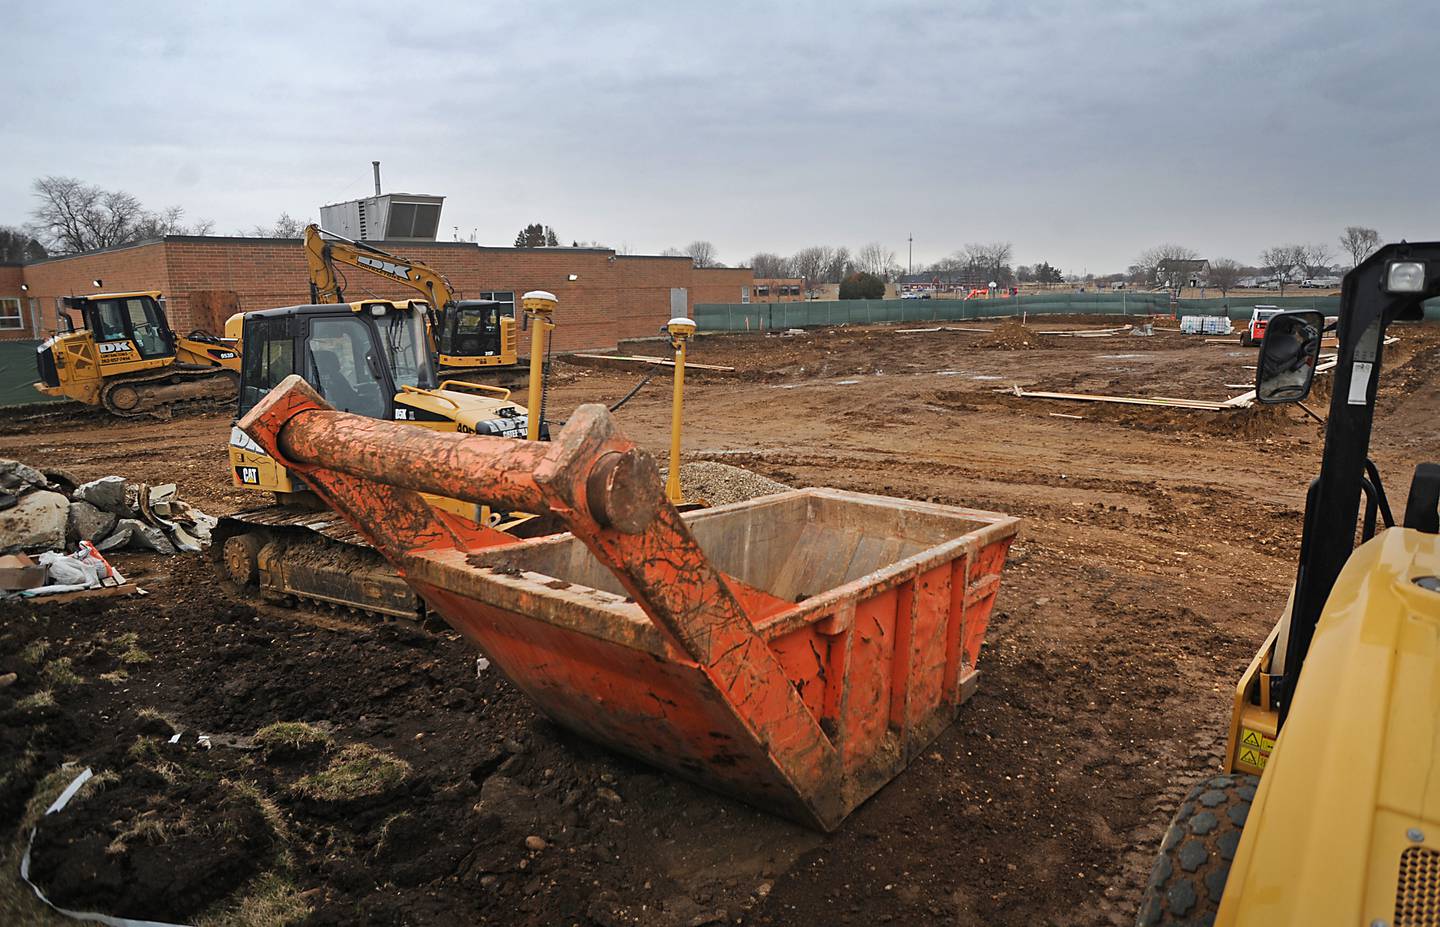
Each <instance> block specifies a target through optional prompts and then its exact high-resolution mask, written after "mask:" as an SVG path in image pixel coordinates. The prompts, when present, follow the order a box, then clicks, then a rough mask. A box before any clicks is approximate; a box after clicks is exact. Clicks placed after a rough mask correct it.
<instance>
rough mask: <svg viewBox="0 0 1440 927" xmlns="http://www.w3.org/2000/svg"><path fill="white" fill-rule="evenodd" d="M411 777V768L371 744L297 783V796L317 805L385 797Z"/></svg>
mask: <svg viewBox="0 0 1440 927" xmlns="http://www.w3.org/2000/svg"><path fill="white" fill-rule="evenodd" d="M409 776H410V764H409V763H407V762H405V761H404V760H402V759H400V758H399V757H397V756H391V755H390V754H388V753H386V752H385V751H383V750H377V749H375V748H374V747H372V746H370V745H369V744H363V743H362V744H351V745H349V746H348V747H346V748H345V749H343V750H341V751H340V752H339V753H338V754H336V755H335V758H334V759H332V760H331V761H330V764H329V765H328V766H326V767H325V768H324V769H322V770H320V772H317V773H313V774H311V775H309V776H305V777H304V778H302V779H300V780H298V781H296V783H295V784H294V785H292V786H291V787H290V788H291V790H292V791H294V792H295V793H296V794H298V795H301V796H303V797H305V798H311V799H315V800H316V801H346V800H349V799H355V798H369V797H371V796H374V795H382V794H384V793H385V792H387V791H389V790H390V789H393V788H395V787H396V786H398V785H400V784H401V783H402V782H404V781H405V780H406V779H407V778H409Z"/></svg>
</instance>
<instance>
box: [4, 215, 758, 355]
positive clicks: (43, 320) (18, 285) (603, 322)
mask: <svg viewBox="0 0 1440 927" xmlns="http://www.w3.org/2000/svg"><path fill="white" fill-rule="evenodd" d="M376 244H377V245H379V246H380V247H382V248H385V249H386V250H388V251H392V252H394V253H396V254H400V255H403V256H404V257H406V258H409V259H412V260H418V261H423V262H425V263H426V264H428V265H430V266H431V267H433V268H435V269H437V270H439V271H441V272H442V273H444V274H445V275H446V276H447V277H448V278H449V279H450V282H451V284H452V285H454V286H455V288H456V289H457V290H458V291H459V292H460V294H461V295H462V296H463V297H466V298H472V299H474V298H484V297H485V296H487V295H489V294H494V296H493V297H492V298H499V299H504V298H506V297H507V296H509V297H511V298H515V299H518V298H519V296H520V295H521V294H522V293H524V292H526V291H527V290H549V291H550V292H552V293H554V294H555V296H556V297H557V298H558V299H559V301H560V304H559V307H558V309H557V310H556V313H555V322H556V323H557V326H558V327H557V328H556V330H555V350H557V351H575V350H585V349H594V348H613V347H614V346H615V344H616V342H617V341H619V340H620V339H622V338H635V337H642V336H647V335H656V334H658V333H659V331H660V329H661V327H662V326H663V325H664V324H665V322H667V321H668V320H669V319H671V318H672V317H674V316H677V315H693V307H694V306H695V304H696V303H738V302H742V301H745V297H746V296H748V294H749V292H750V290H751V288H752V286H753V283H754V275H753V274H752V273H751V271H750V270H749V269H748V268H728V267H717V268H703V269H702V268H697V267H695V266H694V264H693V262H692V261H691V260H690V258H688V257H652V256H648V255H628V254H616V253H615V252H614V251H611V250H608V249H602V248H492V247H483V246H480V245H476V244H474V243H471V242H404V243H397V244H394V245H390V246H387V245H386V244H385V243H383V242H377V243H376ZM340 270H341V271H342V273H343V277H342V279H343V281H344V282H345V284H346V296H347V297H348V298H351V299H361V298H364V297H366V296H369V295H375V296H381V297H387V298H404V297H408V296H413V295H414V293H413V291H411V290H407V289H405V288H404V287H401V286H397V285H395V284H392V283H390V282H389V281H386V280H383V279H381V278H380V277H378V276H374V275H371V274H366V273H363V272H361V271H358V270H354V269H346V268H340ZM96 281H98V283H97V282H96ZM123 290H159V291H160V292H161V293H162V294H164V296H165V301H166V302H165V305H166V311H167V313H168V314H169V316H170V324H171V326H172V327H173V328H174V329H176V330H177V331H181V332H188V331H190V330H192V329H195V328H204V329H207V330H209V331H211V332H219V331H220V330H221V328H222V327H223V325H224V322H225V319H226V318H228V317H229V315H230V314H231V313H232V312H235V311H250V310H254V309H269V308H273V307H276V306H293V305H297V304H301V303H306V302H309V299H310V296H309V293H310V286H309V276H308V274H307V271H306V267H305V254H304V250H303V249H302V247H301V244H300V241H299V240H298V239H284V238H280V239H277V238H225V237H212V236H206V237H196V236H187V235H170V236H166V237H165V238H163V239H155V240H153V241H144V242H137V243H135V244H131V245H122V246H119V247H115V248H106V249H104V250H101V251H92V252H88V253H85V254H77V255H69V256H65V257H56V258H50V259H48V260H44V261H36V262H33V263H27V264H16V265H0V339H7V338H8V339H20V338H23V339H33V338H37V337H43V336H44V335H46V334H48V333H51V332H53V331H55V329H56V309H57V306H58V304H59V300H60V299H61V298H62V297H65V296H72V295H82V294H85V293H102V292H116V291H123Z"/></svg>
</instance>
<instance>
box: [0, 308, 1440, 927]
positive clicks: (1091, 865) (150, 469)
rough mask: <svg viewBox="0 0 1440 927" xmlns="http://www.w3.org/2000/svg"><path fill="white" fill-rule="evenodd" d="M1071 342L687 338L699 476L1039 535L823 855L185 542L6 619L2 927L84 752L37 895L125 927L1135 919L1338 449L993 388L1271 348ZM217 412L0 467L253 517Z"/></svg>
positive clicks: (1150, 383) (1427, 372)
mask: <svg viewBox="0 0 1440 927" xmlns="http://www.w3.org/2000/svg"><path fill="white" fill-rule="evenodd" d="M562 321H563V320H562ZM1085 324H1087V323H1086V322H1085V321H1084V320H1065V319H1055V318H1046V319H1044V320H1043V322H1039V323H1036V322H1032V323H1031V325H1030V326H1029V331H1028V332H1020V333H1019V334H1020V336H1021V337H1019V338H1018V341H1019V342H1028V341H1031V340H1033V341H1035V344H1033V345H1032V344H1019V345H1018V346H1017V343H1016V342H1017V338H1016V332H1015V331H1014V330H1013V329H1011V330H1007V331H1005V332H998V333H997V332H988V333H987V332H978V331H975V332H966V331H954V330H951V331H938V332H933V331H932V332H911V333H901V332H899V331H897V330H895V329H886V328H864V329H857V328H845V329H837V330H822V331H813V332H806V333H803V334H795V335H781V334H774V335H710V336H704V337H701V338H700V339H699V340H698V341H697V342H696V343H695V344H694V346H693V348H692V352H691V358H692V359H693V360H696V361H699V362H703V363H711V364H722V365H731V366H734V367H735V368H737V369H736V370H735V371H734V372H733V373H727V372H702V371H696V372H694V373H693V374H692V375H691V377H690V378H689V379H688V387H689V388H688V392H687V396H686V403H687V404H686V419H687V429H686V432H685V454H684V458H685V459H686V460H687V461H714V462H720V463H726V464H732V465H735V466H740V467H745V468H748V469H750V470H754V471H756V472H758V473H760V474H762V475H764V476H766V477H770V478H772V479H775V480H779V481H782V482H784V483H788V484H792V485H816V486H834V487H839V488H842V489H849V490H859V491H864V492H874V493H883V494H888V495H895V496H901V497H906V498H913V499H923V500H933V501H936V502H941V503H953V504H961V505H966V506H971V507H977V508H984V509H991V510H996V511H1001V512H1007V513H1011V514H1014V515H1018V516H1020V517H1021V518H1022V519H1023V522H1022V526H1021V529H1020V531H1021V533H1020V537H1019V539H1018V541H1017V542H1016V544H1015V547H1014V548H1013V551H1012V555H1011V557H1010V560H1009V563H1008V565H1007V568H1006V570H1005V573H1004V579H1003V583H1002V586H1001V591H1000V596H999V601H998V605H997V608H996V612H995V614H994V616H993V619H992V622H991V626H990V630H989V633H988V638H987V644H986V647H985V650H984V652H983V656H982V658H981V662H980V668H981V677H982V678H981V683H980V688H979V691H978V693H977V694H976V695H975V696H974V698H973V699H971V701H970V702H969V703H967V704H966V705H965V707H964V708H963V709H962V710H961V712H960V716H959V719H958V720H957V721H956V723H955V724H954V725H952V726H951V727H950V728H949V729H948V730H947V731H945V732H944V733H943V734H942V735H941V736H940V737H939V738H938V739H937V740H936V741H935V742H934V744H933V746H932V747H931V749H930V750H929V751H927V753H926V754H925V755H923V756H922V757H920V758H919V759H918V760H917V761H916V762H914V763H913V764H912V765H911V767H910V768H909V769H908V770H907V771H906V772H905V773H903V774H902V775H901V776H900V777H899V778H897V779H896V780H895V781H894V782H892V783H891V784H890V785H889V786H887V787H886V788H885V789H883V790H882V791H881V792H880V793H879V794H877V795H876V796H875V797H874V798H873V799H871V800H870V801H869V802H868V803H866V804H865V805H864V806H862V807H861V808H860V809H859V810H857V811H856V812H855V813H854V814H853V815H852V816H851V817H850V818H849V819H848V820H847V821H846V822H845V824H844V825H843V826H842V827H841V828H840V829H839V830H838V831H837V832H836V833H834V834H830V835H828V836H826V835H819V834H815V833H812V832H809V831H806V830H804V829H802V828H799V827H797V826H795V825H791V824H789V823H786V822H784V821H780V820H777V819H774V818H771V817H767V816H766V815H764V814H761V813H759V812H756V811H752V810H750V809H748V808H747V807H745V806H743V805H740V804H738V803H735V802H733V801H730V800H727V799H724V798H721V797H718V796H716V795H714V794H711V793H709V792H706V791H704V790H701V789H699V788H696V787H693V786H690V785H688V784H686V783H683V782H679V781H677V780H675V779H673V778H671V777H669V776H666V775H663V774H660V773H657V772H654V771H652V770H649V769H647V768H646V767H643V766H641V765H639V764H636V763H634V762H632V761H630V760H627V759H625V758H622V757H618V756H615V755H613V754H610V753H608V752H606V751H604V750H601V749H599V748H597V747H595V746H592V745H590V744H588V743H587V742H585V741H583V740H581V739H579V738H577V737H575V736H573V735H570V734H568V733H567V732H565V731H563V730H561V729H560V728H558V727H556V726H555V725H553V724H551V723H550V722H548V721H547V720H545V719H544V718H543V717H540V716H539V715H538V714H537V713H536V711H535V710H534V709H533V708H532V707H531V706H530V704H529V703H528V702H527V701H526V699H525V698H524V697H523V696H522V695H520V694H519V693H518V691H517V690H515V689H514V688H513V687H512V686H511V685H510V684H509V683H508V682H507V681H506V680H505V679H504V678H502V677H501V676H500V675H499V674H498V673H497V672H496V671H495V670H494V669H491V668H483V666H482V664H477V657H479V656H480V654H479V653H478V652H477V651H476V650H475V649H473V648H472V647H470V646H469V645H467V644H465V643H463V642H461V641H460V640H459V639H458V638H457V637H456V636H455V635H453V634H451V633H449V632H448V630H447V629H444V628H418V627H412V626H410V625H407V624H383V625H382V624H375V623H371V622H369V621H367V620H364V619H360V618H355V617H352V616H346V615H340V614H333V613H316V612H311V611H297V610H289V609H284V608H279V607H275V606H268V605H255V604H252V603H248V602H243V601H238V600H237V599H236V598H234V597H233V596H232V595H231V594H230V593H228V592H227V591H226V590H225V589H223V588H222V587H221V586H220V585H218V584H217V583H216V582H215V581H213V579H212V574H211V572H210V566H209V564H208V563H206V562H205V561H204V560H203V559H202V558H200V557H186V558H172V559H166V558H161V557H157V556H154V555H141V554H132V555H122V556H120V557H118V558H117V559H118V565H119V566H120V568H121V569H122V570H124V571H125V572H126V573H127V574H131V575H133V576H134V577H135V578H136V579H137V580H138V581H139V582H140V584H141V585H142V586H143V587H144V588H145V589H146V590H147V591H148V592H149V595H148V596H146V597H143V598H135V599H126V600H110V601H106V602H90V603H85V604H83V605H81V604H75V605H69V606H63V605H55V606H44V605H25V606H7V607H6V611H5V617H4V619H3V620H0V678H3V676H4V674H6V673H15V674H16V677H15V681H14V682H13V683H11V684H9V685H6V686H4V687H3V688H0V738H3V740H0V756H3V757H5V759H3V760H0V763H3V764H4V765H5V767H6V768H4V769H0V821H5V822H6V824H5V830H4V831H3V832H0V840H3V841H4V844H3V851H4V853H5V856H4V859H3V860H0V862H3V865H4V873H3V876H0V922H3V923H6V924H11V923H15V924H25V923H36V924H48V923H61V921H59V920H58V919H56V918H53V917H52V916H51V915H49V914H48V913H47V912H46V911H45V910H44V909H43V908H41V906H39V905H38V903H36V902H35V900H34V898H33V896H32V895H31V894H30V893H29V890H28V889H27V888H25V887H24V886H23V885H22V884H21V883H20V882H19V881H18V880H17V879H16V877H15V873H16V867H17V865H18V852H19V849H20V848H21V847H22V846H23V842H24V838H25V836H26V835H27V834H28V822H30V821H32V820H33V819H34V818H35V817H36V815H37V814H38V811H40V810H43V808H44V806H45V805H46V804H48V803H49V801H50V800H51V799H52V798H53V797H54V796H55V795H56V794H57V793H58V792H59V790H60V789H61V788H62V787H63V786H64V784H65V783H66V782H67V781H68V780H69V779H70V778H72V777H73V775H74V774H75V773H76V772H78V770H79V769H81V768H83V767H85V766H89V767H91V768H92V769H94V770H95V772H96V773H99V774H101V775H100V777H99V784H98V785H93V784H92V786H87V790H86V791H85V792H82V793H81V796H80V798H78V799H77V800H76V801H77V804H75V805H73V806H72V807H73V809H74V810H73V812H72V811H71V810H68V809H67V811H66V812H64V813H62V814H60V815H56V816H54V817H52V818H51V819H49V820H48V821H46V822H45V823H44V824H43V825H42V827H41V828H40V831H39V837H38V838H37V840H36V843H35V849H34V858H33V867H34V875H35V877H36V879H37V881H39V882H40V883H41V884H42V885H44V886H45V887H46V888H47V889H48V890H50V891H51V893H52V894H54V895H55V896H56V901H57V902H59V903H64V904H66V905H67V906H71V907H81V908H86V909H89V910H95V909H96V908H97V907H100V906H103V905H106V904H109V905H110V907H109V908H107V909H106V910H107V911H108V913H116V914H128V915H130V916H143V917H149V918H152V919H166V918H169V919H175V920H177V921H183V922H186V923H191V922H198V923H202V924H210V925H220V924H285V923H306V924H377V925H378V924H385V925H390V924H437V925H452V924H453V925H460V924H474V923H496V924H534V925H541V924H547V925H548V924H598V925H620V924H644V925H697V927H698V925H703V924H720V923H726V924H730V923H744V924H765V925H772V924H773V925H803V924H822V923H823V924H873V923H877V922H878V923H890V922H894V923H907V924H947V925H949V924H955V925H980V924H1042V923H1043V924H1060V925H1089V924H1125V923H1130V922H1133V918H1134V911H1135V905H1136V902H1137V899H1138V897H1139V894H1140V890H1141V888H1142V885H1143V882H1144V879H1145V876H1146V874H1147V872H1148V869H1149V863H1150V857H1151V854H1152V852H1153V851H1154V849H1155V846H1156V844H1157V843H1158V840H1159V837H1160V834H1161V832H1162V830H1163V828H1164V826H1165V824H1166V821H1167V819H1168V817H1169V815H1170V813H1171V811H1172V810H1173V808H1174V806H1175V805H1176V803H1177V802H1178V800H1179V797H1180V796H1181V795H1183V793H1184V791H1185V788H1186V786H1187V785H1188V783H1190V782H1191V781H1193V780H1194V779H1196V778H1198V777H1199V776H1200V775H1202V774H1204V773H1206V772H1208V771H1210V770H1213V769H1214V768H1216V766H1217V763H1218V761H1219V757H1220V754H1221V751H1222V749H1223V745H1224V735H1225V724H1226V720H1227V711H1228V703H1229V691H1230V689H1231V687H1232V686H1233V683H1234V681H1235V679H1236V678H1237V676H1238V674H1239V673H1240V671H1241V670H1242V668H1243V667H1244V665H1245V663H1246V662H1247V661H1248V660H1249V658H1250V657H1251V655H1252V654H1253V651H1254V649H1255V648H1256V646H1257V645H1258V644H1259V643H1260V641H1261V640H1262V638H1263V637H1264V635H1265V633H1266V632H1267V631H1268V629H1269V626H1270V623H1271V622H1272V620H1273V616H1274V614H1275V613H1276V611H1277V610H1278V609H1279V608H1280V607H1281V606H1282V605H1283V602H1284V599H1285V594H1286V590H1287V587H1288V583H1289V582H1290V580H1291V578H1292V575H1293V572H1294V561H1295V556H1296V553H1297V548H1298V542H1299V533H1300V515H1301V508H1302V504H1303V495H1304V491H1305V487H1306V485H1307V484H1308V482H1309V480H1310V479H1311V477H1312V476H1313V475H1314V472H1315V470H1316V466H1317V464H1318V459H1319V454H1320V450H1321V433H1320V429H1319V426H1317V425H1316V424H1315V423H1314V422H1313V421H1311V420H1309V419H1307V418H1306V417H1305V416H1304V414H1303V413H1302V412H1301V411H1300V410H1298V409H1296V408H1294V407H1287V408H1284V409H1278V410H1277V409H1264V410H1256V411H1249V412H1236V413H1209V412H1191V411H1186V410H1176V409H1152V408H1142V407H1125V406H1103V405H1098V404H1092V403H1072V402H1058V401H1048V400H1031V399H1021V398H1017V397H1015V396H1013V395H1009V394H1007V393H1006V392H1003V391H1000V390H1005V389H1008V388H1010V387H1013V386H1020V387H1025V388H1031V389H1043V390H1052V391H1070V392H1095V393H1112V394H1127V395H1137V396H1156V395H1160V396H1175V397H1185V398H1199V399H1224V398H1228V397H1230V396H1233V395H1236V394H1237V393H1240V392H1243V391H1244V390H1245V389H1246V388H1247V384H1248V383H1250V382H1251V381H1252V380H1253V377H1254V371H1253V370H1251V369H1248V368H1247V367H1246V365H1247V364H1253V363H1254V358H1255V351H1254V350H1253V349H1251V350H1245V349H1242V348H1240V347H1239V345H1238V344H1207V343H1205V342H1204V340H1203V339H1201V338H1199V337H1185V336H1180V335H1178V334H1174V333H1167V332H1160V333H1157V334H1156V335H1154V336H1152V337H1148V338H1147V337H1132V336H1128V335H1117V336H1114V337H1108V338H1075V337H1066V336H1060V335H1046V334H1042V333H1043V332H1046V331H1053V330H1056V329H1065V328H1075V327H1084V325H1085ZM1106 324H1112V323H1110V322H1105V323H1097V322H1096V320H1088V325H1089V326H1090V327H1103V326H1104V325H1106ZM957 327H959V326H957ZM1396 333H1397V334H1398V335H1399V337H1400V339H1401V341H1400V343H1399V344H1397V345H1395V346H1393V347H1391V348H1389V349H1387V350H1388V352H1389V353H1388V356H1387V358H1386V363H1387V374H1386V378H1385V386H1384V388H1383V391H1382V401H1381V407H1380V412H1379V414H1378V416H1377V426H1376V438H1375V442H1374V451H1373V456H1374V457H1375V458H1376V460H1377V462H1378V463H1379V465H1380V468H1381V471H1382V473H1384V474H1385V475H1386V476H1387V478H1388V480H1389V491H1390V494H1391V498H1392V501H1393V502H1394V503H1395V505H1396V507H1397V515H1398V514H1399V513H1398V508H1399V507H1400V505H1401V503H1402V502H1403V499H1404V496H1405V489H1406V487H1407V485H1408V481H1409V476H1410V472H1411V471H1412V470H1413V467H1414V465H1415V464H1416V463H1417V462H1420V461H1421V460H1424V459H1427V458H1429V459H1433V458H1434V457H1435V456H1436V455H1435V451H1434V447H1435V442H1436V438H1437V429H1440V426H1437V425H1436V424H1435V423H1436V422H1437V421H1440V416H1437V413H1440V378H1437V376H1436V373H1437V369H1440V329H1437V328H1432V327H1418V326H1409V327H1405V326H1397V330H1396ZM626 349H627V351H629V352H631V353H635V352H648V353H654V354H662V353H664V351H665V347H664V345H663V344H661V343H658V342H647V343H639V344H631V345H627V346H626ZM648 372H650V371H646V370H633V369H631V368H629V367H625V366H623V365H619V364H614V363H610V362H598V363H595V364H588V365H586V366H579V365H576V364H571V363H560V364H558V365H557V370H556V377H555V386H554V389H553V391H552V393H551V397H550V406H549V408H550V417H551V418H554V419H560V418H563V417H564V415H565V414H566V413H567V412H568V411H569V410H570V409H573V408H574V407H575V405H576V404H578V403H581V402H586V401H605V402H613V401H614V400H616V399H618V398H619V397H621V396H623V395H624V394H625V393H626V392H628V391H629V390H630V388H631V387H632V386H634V384H635V383H636V382H638V381H639V380H640V379H641V378H642V377H643V376H644V375H645V374H646V373H648ZM1227 384H1229V385H1227ZM1313 406H1314V407H1315V408H1316V409H1317V411H1319V412H1321V414H1323V403H1315V404H1313ZM669 409H670V397H669V382H668V377H667V376H666V375H665V374H664V373H661V374H659V375H657V376H656V377H655V379H654V380H653V381H652V382H651V383H650V384H649V385H647V386H646V387H645V388H644V389H642V390H641V391H640V392H639V393H638V394H637V395H636V397H635V398H634V399H632V400H631V401H630V402H629V403H627V404H626V405H625V406H624V407H623V408H622V409H621V410H620V411H619V412H618V413H617V416H618V418H619V419H620V421H621V423H622V426H623V427H624V428H625V429H626V431H627V432H628V433H629V434H631V435H632V436H633V437H635V438H636V439H637V440H639V441H640V442H641V443H643V444H645V445H646V446H647V447H649V448H651V449H652V450H654V452H655V453H656V454H657V456H659V457H661V458H662V460H663V458H664V449H665V448H666V446H667V428H668V416H669ZM230 423H231V416H230V415H229V414H228V413H224V412H212V413H205V414H191V415H187V416H183V417H178V418H176V419H175V420H173V421H171V422H163V423H162V422H153V421H143V422H137V421H112V420H106V419H104V418H100V417H98V416H95V415H88V414H80V415H75V414H74V413H73V412H69V411H66V412H63V413H62V412H57V411H55V410H47V411H44V412H36V413H30V414H27V415H22V416H18V417H17V416H12V418H11V420H10V421H8V422H6V423H3V424H0V456H5V457H14V458H18V459H20V460H23V461H25V462H27V463H30V464H32V465H36V466H47V467H64V468H67V469H68V470H70V471H72V472H73V473H74V474H75V475H77V476H79V477H81V478H83V479H91V478H95V477H99V476H103V475H107V474H110V473H118V474H122V475H124V476H126V477H128V478H130V479H134V480H145V481H149V482H156V483H158V482H176V483H178V484H179V485H180V492H181V495H182V496H183V497H184V498H185V499H186V500H187V501H190V502H191V503H193V504H196V505H198V506H200V507H201V508H204V509H206V510H208V511H210V512H212V513H213V514H219V513H223V512H225V511H229V510H234V509H237V508H240V507H243V506H245V505H249V504H254V503H255V501H256V500H254V499H253V498H252V497H251V495H250V494H247V493H242V492H239V491H237V490H234V489H232V488H231V487H230V485H229V482H228V475H227V470H226V461H225V452H224V447H225V443H226V436H227V434H228V431H229V428H230ZM277 722H286V723H288V722H305V725H304V726H296V725H288V724H287V725H286V726H282V727H279V728H275V727H271V726H272V725H275V724H276V723H277ZM176 733H178V734H179V735H180V738H179V740H178V742H176V743H174V744H171V743H169V740H170V739H171V737H172V736H173V735H174V734H176ZM202 734H204V735H208V739H207V740H205V741H202V740H201V739H200V737H199V735H202ZM64 762H69V763H73V764H75V765H73V766H71V767H66V768H64V769H62V768H61V764H62V763H64ZM27 805H28V810H27ZM22 818H23V821H24V822H25V824H26V826H22V825H21V822H22Z"/></svg>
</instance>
